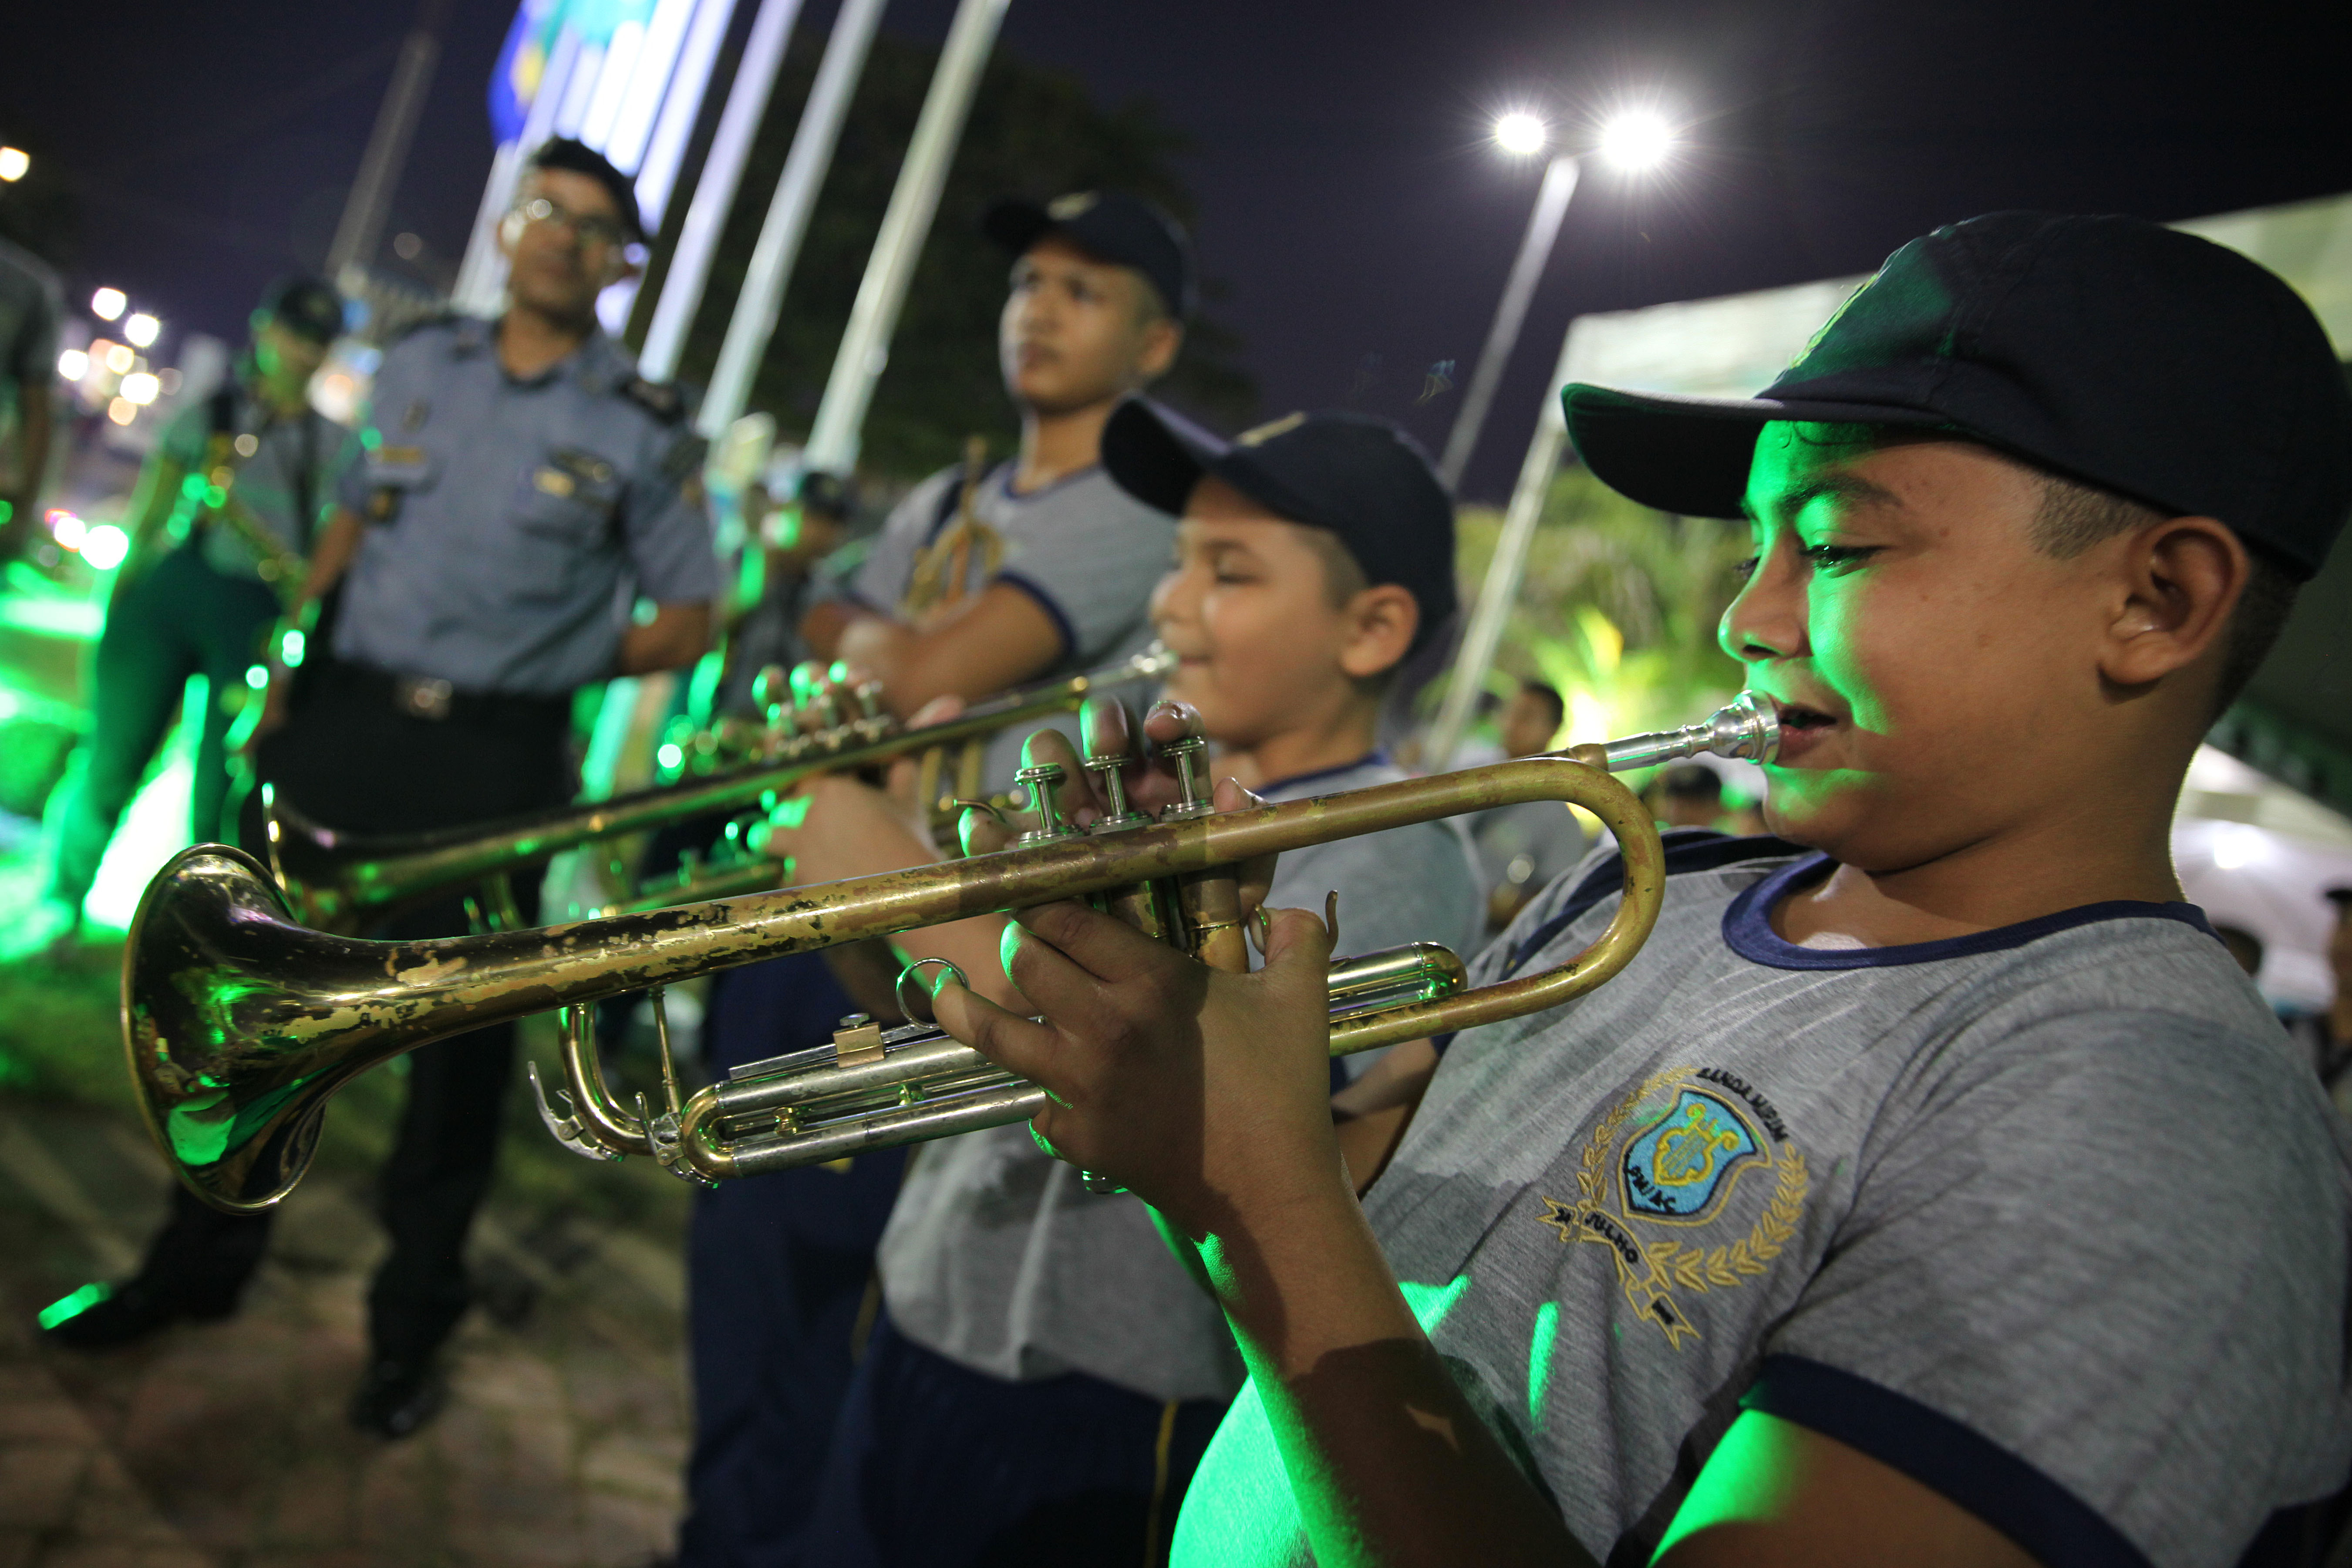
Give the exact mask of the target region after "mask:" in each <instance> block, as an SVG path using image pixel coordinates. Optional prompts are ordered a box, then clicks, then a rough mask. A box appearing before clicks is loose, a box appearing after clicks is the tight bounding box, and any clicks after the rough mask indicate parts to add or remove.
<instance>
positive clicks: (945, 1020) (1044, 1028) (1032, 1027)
mask: <svg viewBox="0 0 2352 1568" xmlns="http://www.w3.org/2000/svg"><path fill="white" fill-rule="evenodd" d="M931 1016H933V1017H935V1018H937V1019H938V1020H939V1024H940V1028H942V1029H945V1030H946V1031H947V1032H948V1033H949V1034H950V1035H952V1036H954V1037H956V1038H957V1039H959V1040H961V1041H962V1042H963V1043H964V1044H965V1045H967V1046H970V1047H971V1048H972V1049H974V1050H976V1051H978V1052H979V1053H980V1054H981V1055H982V1056H984V1057H986V1058H988V1059H989V1060H990V1061H992V1062H994V1063H995V1064H996V1065H997V1066H999V1067H1001V1068H1004V1069H1005V1070H1006V1071H1008V1072H1016V1073H1019V1074H1020V1075H1021V1076H1022V1077H1023V1078H1025V1079H1034V1080H1035V1081H1037V1082H1039V1083H1048V1082H1049V1080H1050V1079H1052V1078H1054V1077H1055V1076H1056V1074H1055V1066H1056V1061H1055V1057H1056V1051H1055V1033H1054V1030H1053V1028H1052V1026H1049V1025H1045V1024H1040V1023H1038V1022H1037V1021H1036V1020H1035V1019H1034V1018H1024V1017H1022V1016H1020V1015H1019V1014H1017V1013H1010V1012H1007V1011H1006V1010H1005V1009H1003V1008H1002V1007H1000V1006H998V1005H996V1004H995V1003H993V1002H992V1001H990V1000H989V999H988V998H987V997H985V996H982V995H981V994H978V993H977V992H974V991H972V990H971V989H969V988H967V987H965V986H963V985H960V984H957V983H956V980H955V977H954V976H953V975H950V976H948V977H947V978H946V979H945V980H944V981H943V982H942V983H941V984H940V988H939V990H937V991H936V992H934V993H932V994H931Z"/></svg>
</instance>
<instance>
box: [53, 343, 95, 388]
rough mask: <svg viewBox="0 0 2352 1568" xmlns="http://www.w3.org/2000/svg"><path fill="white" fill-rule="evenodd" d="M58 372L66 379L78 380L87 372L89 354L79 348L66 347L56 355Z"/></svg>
mask: <svg viewBox="0 0 2352 1568" xmlns="http://www.w3.org/2000/svg"><path fill="white" fill-rule="evenodd" d="M58 374H59V375H61V376H63V377H64V378H65V379H66V380H68V381H79V380H80V379H81V378H82V377H83V376H86V375H88V374H89V355H88V354H86V353H82V352H81V350H79V349H67V350H65V351H63V352H62V353H59V354H58Z"/></svg>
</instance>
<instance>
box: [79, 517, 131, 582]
mask: <svg viewBox="0 0 2352 1568" xmlns="http://www.w3.org/2000/svg"><path fill="white" fill-rule="evenodd" d="M130 553H131V536H130V535H129V534H127V533H125V532H123V531H121V529H119V528H117V527H115V526H114V524H112V523H110V522H101V523H100V524H99V525H98V526H97V527H96V528H93V529H91V530H90V531H89V533H88V534H86V535H85V536H84V537H83V539H82V542H81V558H82V559H83V560H84V561H87V562H89V563H90V564H91V565H92V566H94V567H96V568H97V569H98V570H99V571H100V572H111V571H113V570H114V569H115V568H116V567H117V566H120V565H121V564H122V558H123V557H124V556H126V555H128V554H130Z"/></svg>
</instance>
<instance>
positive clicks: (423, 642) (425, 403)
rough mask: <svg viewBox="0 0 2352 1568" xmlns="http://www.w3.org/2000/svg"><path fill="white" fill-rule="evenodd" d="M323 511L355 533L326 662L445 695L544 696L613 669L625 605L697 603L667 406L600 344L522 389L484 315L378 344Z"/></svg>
mask: <svg viewBox="0 0 2352 1568" xmlns="http://www.w3.org/2000/svg"><path fill="white" fill-rule="evenodd" d="M360 439H361V447H362V450H361V454H360V458H359V460H358V461H356V462H354V463H353V464H352V466H351V467H350V468H349V469H348V470H346V472H345V474H344V476H343V483H342V491H341V500H342V502H343V504H344V505H346V506H348V507H350V508H351V509H352V510H353V511H354V512H356V513H358V514H359V516H360V517H361V519H362V521H365V522H367V523H368V524H369V526H368V528H367V530H366V533H365V536H364V542H362V545H361V548H360V552H359V554H358V555H357V557H356V558H355V559H354V560H353V561H352V566H351V570H350V573H349V574H348V575H347V576H346V578H345V587H344V591H343V602H342V612H341V620H340V621H339V622H338V624H337V627H336V635H335V652H336V654H337V655H338V656H339V657H341V658H346V659H351V660H354V661H356V662H358V663H361V664H365V665H371V666H373V667H375V668H379V669H383V670H388V671H391V672H393V673H394V674H400V675H415V676H425V677H429V678H433V679H441V680H446V681H448V682H450V683H451V684H452V685H454V686H456V687H457V688H458V689H461V690H475V691H499V692H510V693H520V694H525V695H536V696H551V697H552V696H562V695H564V694H566V693H568V692H571V691H572V690H573V689H576V688H578V687H580V686H583V685H585V684H586V683H588V682H590V681H593V680H601V679H604V678H605V677H606V676H609V675H610V674H612V672H613V663H614V658H615V657H616V655H617V654H618V652H619V649H620V645H621V636H622V633H623V631H624V630H625V627H626V626H627V623H628V616H629V612H630V608H631V605H632V603H633V601H634V599H635V597H637V596H639V595H642V596H644V597H646V598H650V599H652V600H654V601H655V602H656V603H657V604H673V603H684V602H688V601H692V600H698V599H709V598H711V597H713V596H714V595H716V594H717V592H718V587H719V565H718V561H717V559H716V557H715V556H714V555H713V553H712V549H711V538H710V526H709V520H708V519H707V518H706V516H705V515H704V512H703V510H702V507H701V505H700V503H699V501H698V500H696V499H694V495H693V492H691V491H690V490H689V489H688V480H689V479H692V478H693V477H694V476H695V474H696V472H697V470H698V468H699V467H700V463H701V443H700V442H699V441H698V440H697V439H696V438H695V437H694V435H693V432H692V429H691V427H690V426H688V423H687V421H686V419H685V418H684V411H683V409H682V408H681V407H680V406H679V405H678V401H677V395H676V394H675V393H674V392H672V391H671V390H670V389H669V388H667V387H658V386H650V385H648V384H646V383H644V382H642V381H640V380H639V379H638V378H637V376H636V372H635V366H634V365H633V364H632V363H631V362H630V360H629V358H628V356H627V354H626V353H624V352H623V351H622V350H621V349H620V348H619V347H618V346H617V345H616V344H614V342H612V340H611V339H609V338H607V337H605V336H604V334H603V333H602V332H596V333H593V334H591V335H590V337H589V338H588V340H587V341H586V342H583V343H582V344H581V345H580V347H579V348H578V349H577V350H575V351H574V352H573V353H572V354H571V355H570V356H569V357H568V358H566V359H564V360H563V361H562V362H561V363H558V364H556V365H554V366H552V367H551V368H550V369H549V370H547V371H545V372H543V373H541V374H539V375H537V376H534V377H532V378H531V379H530V380H528V381H520V380H517V379H516V378H514V377H513V376H510V375H509V374H507V372H506V371H505V369H504V368H503V367H502V366H501V365H500V364H499V357H498V344H497V328H496V323H494V322H491V321H480V320H477V319H473V318H458V319H455V320H449V321H437V322H434V323H430V324H428V325H426V326H424V327H421V328H419V329H417V330H416V331H413V332H411V333H410V334H409V335H408V336H406V337H404V338H403V339H401V340H400V341H399V342H396V343H394V345H393V346H392V347H391V348H389V349H388V350H386V351H385V353H384V356H383V367H382V369H381V370H379V371H378V372H377V374H376V378H375V386H374V389H373V395H372V396H371V399H370V406H369V410H368V415H367V418H366V420H365V421H364V424H363V426H362V430H361V433H360Z"/></svg>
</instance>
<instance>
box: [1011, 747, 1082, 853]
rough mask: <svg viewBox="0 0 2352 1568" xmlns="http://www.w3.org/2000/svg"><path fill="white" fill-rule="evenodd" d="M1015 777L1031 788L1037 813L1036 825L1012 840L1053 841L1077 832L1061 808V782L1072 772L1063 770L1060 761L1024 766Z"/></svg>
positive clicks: (1020, 842)
mask: <svg viewBox="0 0 2352 1568" xmlns="http://www.w3.org/2000/svg"><path fill="white" fill-rule="evenodd" d="M1069 776H1070V775H1069V774H1068V773H1065V772H1063V770H1062V768H1061V766H1060V764H1058V763H1039V764H1037V765H1036V766H1034V767H1026V768H1023V769H1022V770H1021V771H1020V772H1019V773H1014V774H1013V778H1014V779H1015V780H1017V781H1018V782H1019V783H1020V784H1021V785H1022V786H1023V787H1024V788H1025V789H1026V790H1028V792H1029V799H1030V802H1031V805H1032V808H1033V809H1034V811H1035V813H1036V816H1037V826H1035V827H1034V828H1032V829H1030V830H1029V831H1028V832H1026V833H1024V834H1023V835H1022V836H1021V837H1019V838H1017V839H1015V840H1013V842H1014V843H1015V844H1051V843H1053V842H1054V841H1055V839H1059V838H1067V837H1071V836H1072V835H1074V834H1076V832H1077V831H1078V830H1077V829H1076V828H1075V827H1073V826H1070V819H1069V818H1068V817H1067V816H1065V815H1064V814H1063V811H1062V801H1061V792H1062V785H1063V784H1064V783H1065V782H1066V780H1067V779H1068V778H1069Z"/></svg>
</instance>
